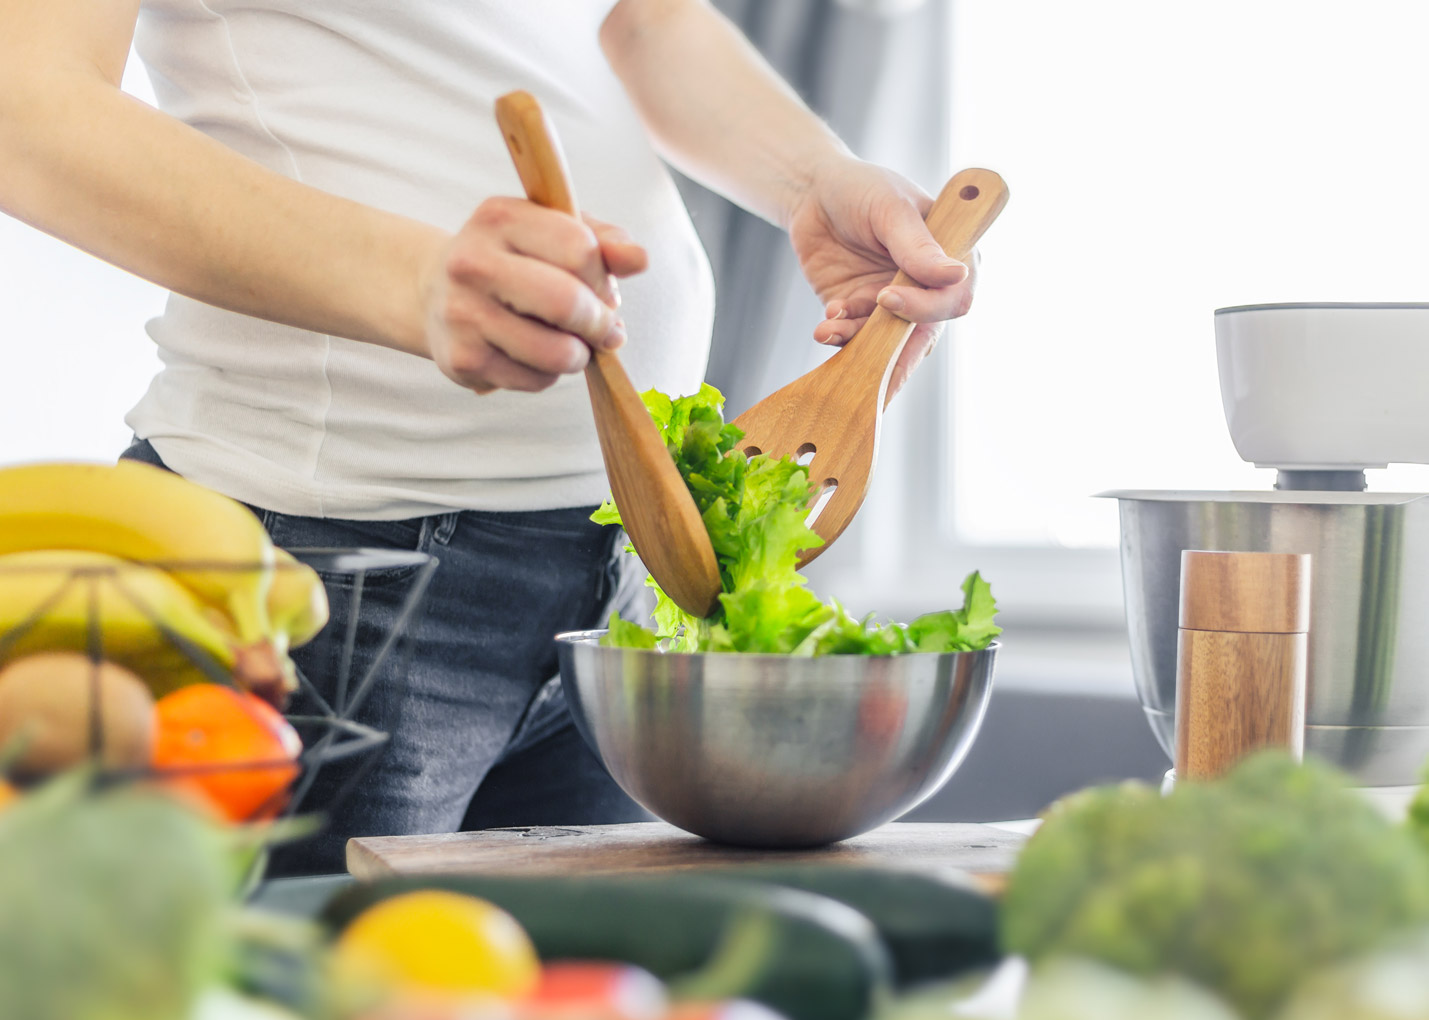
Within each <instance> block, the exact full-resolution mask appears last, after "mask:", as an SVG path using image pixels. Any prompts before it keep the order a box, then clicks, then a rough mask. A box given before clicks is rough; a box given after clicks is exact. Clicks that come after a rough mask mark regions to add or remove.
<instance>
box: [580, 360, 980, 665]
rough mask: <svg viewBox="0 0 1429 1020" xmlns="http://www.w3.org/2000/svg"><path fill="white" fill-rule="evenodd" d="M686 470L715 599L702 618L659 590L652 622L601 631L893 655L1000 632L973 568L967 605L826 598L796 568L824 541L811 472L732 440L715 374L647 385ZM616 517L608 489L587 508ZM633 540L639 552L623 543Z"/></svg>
mask: <svg viewBox="0 0 1429 1020" xmlns="http://www.w3.org/2000/svg"><path fill="white" fill-rule="evenodd" d="M642 399H643V400H644V401H645V406H646V407H647V408H649V410H650V415H651V417H652V418H654V420H655V424H656V425H657V426H658V427H659V429H660V433H661V435H662V437H663V438H664V440H665V446H666V448H667V449H669V451H670V455H671V456H672V457H673V458H674V460H675V463H676V464H677V465H678V466H679V469H680V476H681V477H682V478H684V480H685V484H686V485H687V486H688V487H689V489H690V494H691V495H692V496H694V499H695V506H696V507H697V508H698V509H699V511H700V514H701V516H702V517H703V518H704V522H705V528H706V529H707V530H708V531H709V535H710V541H711V543H712V544H713V545H714V552H715V559H716V561H718V563H719V572H720V582H721V586H722V588H723V591H722V593H721V594H720V597H719V602H720V605H719V609H718V610H716V612H715V613H714V615H712V616H709V617H705V618H701V617H697V616H694V615H692V614H690V613H687V612H685V611H684V610H682V609H681V608H680V607H679V606H677V605H676V604H675V602H674V600H672V599H671V598H670V597H669V596H667V595H666V594H665V593H664V592H663V591H661V590H660V587H659V585H657V584H656V583H655V580H654V578H646V581H645V583H646V585H648V586H649V587H651V588H653V589H654V590H655V593H656V607H655V629H654V630H653V631H652V630H649V629H647V628H645V627H642V626H640V625H639V624H637V623H632V622H630V621H628V620H623V619H621V618H620V616H619V614H615V615H613V616H612V617H611V620H610V632H609V634H608V635H607V636H606V638H605V639H604V643H605V644H606V645H609V646H615V647H621V648H657V647H658V648H661V649H663V650H666V651H681V652H771V653H776V654H785V655H804V656H808V655H830V654H832V655H840V654H845V655H893V654H897V653H900V652H953V651H975V650H977V649H980V648H986V647H987V645H988V644H989V643H990V642H991V641H992V639H993V638H994V637H996V636H997V635H998V634H1000V633H1001V632H1002V630H1001V628H1000V627H998V626H996V624H994V623H993V617H994V615H995V614H996V612H997V604H996V602H994V600H993V597H992V589H991V588H990V587H989V586H988V583H987V582H986V581H984V580H983V579H982V577H981V576H980V575H978V574H977V573H976V572H974V573H972V574H969V575H968V577H967V579H966V580H965V581H964V582H963V597H964V602H963V607H962V608H961V609H959V610H948V611H945V612H941V613H930V614H928V615H927V616H920V617H919V618H918V619H916V620H914V621H913V622H912V623H910V624H908V625H906V626H905V625H903V624H898V623H886V624H879V623H875V622H874V620H873V617H872V616H871V615H870V616H867V617H864V618H863V619H861V620H859V619H855V618H854V617H852V616H850V615H849V613H848V611H847V610H846V609H844V607H843V606H841V605H840V604H839V603H838V602H836V601H833V600H829V601H828V602H823V601H821V600H820V599H819V597H818V596H817V595H815V594H814V593H813V592H811V591H809V589H808V587H807V582H806V581H805V578H804V577H803V576H802V575H801V574H800V573H799V572H798V561H799V554H800V553H802V552H803V551H804V550H806V549H812V548H814V547H816V546H819V545H822V544H823V539H821V538H820V537H819V536H818V535H817V534H815V533H814V532H813V531H812V530H811V529H810V528H809V527H808V525H806V524H805V523H804V521H805V518H806V517H807V515H808V512H809V502H810V500H811V498H812V497H813V495H814V492H813V489H812V487H811V486H810V484H809V473H808V471H807V470H805V469H804V468H803V467H801V466H800V465H799V464H797V463H796V462H795V461H793V460H792V459H790V458H788V457H785V458H782V459H779V460H775V459H773V458H770V457H768V456H765V455H764V454H760V455H758V456H755V457H748V456H746V455H745V453H744V452H743V451H742V450H739V449H736V446H737V444H738V443H739V440H740V439H741V438H742V437H743V435H744V434H743V433H742V432H741V431H740V430H739V429H738V428H736V427H735V426H734V425H732V424H729V423H727V422H725V420H724V417H723V415H722V414H721V410H722V408H723V405H724V395H723V394H722V393H720V391H719V390H717V389H715V388H714V387H713V386H710V385H708V384H706V385H704V386H701V387H700V391H699V392H698V393H695V394H692V395H690V396H687V397H676V398H673V399H672V398H671V397H668V396H666V395H665V394H663V393H658V392H656V391H654V390H651V391H649V392H647V393H644V394H642ZM591 520H593V521H595V522H596V523H597V524H620V523H621V519H620V511H619V509H618V508H617V507H616V506H615V504H614V502H612V501H611V500H606V502H605V503H604V504H603V505H602V506H601V507H600V509H599V510H597V511H596V512H595V513H594V514H592V515H591ZM627 550H628V551H631V552H633V551H634V550H633V549H630V548H629V547H628V546H627Z"/></svg>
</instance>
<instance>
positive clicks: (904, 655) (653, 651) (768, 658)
mask: <svg viewBox="0 0 1429 1020" xmlns="http://www.w3.org/2000/svg"><path fill="white" fill-rule="evenodd" d="M608 633H610V631H609V630H608V629H607V628H600V629H598V630H568V631H563V632H562V633H560V634H557V635H556V638H555V639H556V641H557V642H559V643H560V644H565V645H570V646H572V647H576V646H591V647H596V648H602V650H604V651H609V652H620V653H623V654H633V655H651V656H658V657H659V658H661V659H719V660H722V661H736V660H737V661H739V662H749V663H757V662H814V661H817V660H823V661H832V662H840V661H858V660H865V661H871V660H873V659H877V660H879V661H884V660H887V661H893V660H897V659H916V660H920V661H923V660H928V659H953V658H956V657H957V656H959V655H983V654H985V653H990V652H997V651H998V650H999V649H1001V648H1002V642H1001V641H993V642H992V643H991V644H989V645H988V646H987V647H986V648H979V649H977V650H976V651H971V652H898V653H896V654H892V655H851V654H848V653H840V654H833V655H818V656H814V655H798V656H795V655H777V654H775V653H773V652H662V651H660V650H659V649H658V648H603V647H602V646H601V645H599V644H597V642H598V641H599V640H600V639H601V637H602V636H603V635H605V634H608Z"/></svg>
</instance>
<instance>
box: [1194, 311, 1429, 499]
mask: <svg viewBox="0 0 1429 1020" xmlns="http://www.w3.org/2000/svg"><path fill="white" fill-rule="evenodd" d="M1216 364H1217V367H1218V369H1219V371H1220V380H1221V403H1222V404H1223V405H1224V408H1225V413H1226V424H1227V425H1229V426H1230V433H1231V440H1232V442H1234V443H1235V448H1236V452H1237V453H1239V454H1240V455H1241V457H1242V458H1243V459H1244V460H1247V461H1250V462H1251V463H1252V464H1255V465H1257V466H1259V467H1276V468H1281V469H1289V470H1299V471H1326V470H1340V471H1343V470H1357V469H1362V468H1366V467H1384V466H1385V465H1386V464H1392V463H1405V464H1429V401H1425V399H1424V380H1425V379H1426V378H1429V304H1284V305H1243V306H1240V307H1236V308H1220V309H1217V310H1216ZM1361 487H1362V486H1361Z"/></svg>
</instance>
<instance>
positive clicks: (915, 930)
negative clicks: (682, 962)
mask: <svg viewBox="0 0 1429 1020" xmlns="http://www.w3.org/2000/svg"><path fill="white" fill-rule="evenodd" d="M717 873H718V874H720V875H728V876H730V877H736V878H740V879H744V880H753V881H759V882H766V883H772V884H775V885H781V886H784V887H786V888H789V889H800V890H803V891H804V892H811V893H817V894H818V895H820V896H827V897H828V898H829V899H831V900H838V901H839V902H840V903H843V904H845V905H847V906H850V907H852V908H853V909H855V910H857V911H858V912H859V913H860V914H863V915H864V916H865V917H867V918H868V919H869V920H870V921H872V922H873V926H874V927H875V928H876V929H877V930H878V936H879V938H880V939H882V940H883V943H884V945H885V946H887V947H888V953H889V956H890V957H891V958H892V960H893V977H894V982H895V983H896V984H897V985H898V987H900V988H906V987H908V986H911V985H916V984H921V983H923V982H927V981H943V980H947V979H948V978H952V977H956V976H957V975H959V974H961V973H963V972H965V971H968V970H973V969H976V968H979V967H985V966H987V965H989V964H992V963H995V962H997V961H998V960H999V959H1001V957H1002V953H1001V951H1000V950H999V948H998V942H997V903H996V902H995V901H994V900H993V899H992V898H991V897H989V896H988V895H987V894H986V893H984V892H982V891H981V890H979V889H978V888H977V887H976V886H975V885H974V884H973V883H972V881H971V880H970V879H968V878H967V877H965V876H963V875H960V874H958V873H957V872H951V871H950V872H943V873H937V872H932V873H925V872H913V871H897V870H892V869H888V868H858V867H843V866H827V867H819V866H810V865H805V866H778V865H771V866H767V867H766V866H758V867H746V868H740V869H738V870H731V871H727V872H725V871H721V872H717Z"/></svg>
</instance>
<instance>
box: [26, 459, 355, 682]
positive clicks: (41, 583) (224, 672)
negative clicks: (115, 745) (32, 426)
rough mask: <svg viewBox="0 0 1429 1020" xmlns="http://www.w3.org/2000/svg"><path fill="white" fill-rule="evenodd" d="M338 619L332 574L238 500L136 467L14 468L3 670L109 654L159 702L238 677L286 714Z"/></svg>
mask: <svg viewBox="0 0 1429 1020" xmlns="http://www.w3.org/2000/svg"><path fill="white" fill-rule="evenodd" d="M327 616H328V604H327V595H326V592H325V590H324V588H323V585H322V581H321V579H320V578H319V577H318V575H317V574H316V573H315V572H314V571H313V570H312V569H311V568H310V567H308V566H306V565H305V564H302V563H299V562H298V561H297V560H295V559H293V557H292V556H290V555H288V554H287V553H286V552H284V551H283V550H281V549H276V548H275V547H274V546H273V544H272V542H270V541H269V538H268V533H267V532H266V531H265V530H264V529H263V525H262V522H260V521H259V520H258V518H256V517H255V516H254V515H253V514H252V513H251V512H250V511H249V510H248V509H247V508H246V507H244V506H243V505H242V504H241V503H238V502H236V501H234V500H232V499H229V498H228V497H227V496H223V495H220V494H219V493H216V492H214V491H212V490H210V489H206V488H204V487H203V486H201V485H197V484H195V483H193V482H190V481H187V480H185V479H183V478H181V477H179V476H178V475H175V474H171V473H169V472H167V471H164V470H161V469H160V468H156V467H152V466H150V465H148V464H141V463H137V462H134V461H122V462H120V463H119V464H116V465H107V464H74V463H53V464H28V465H23V466H19V467H11V468H0V664H3V663H5V662H8V661H11V660H13V659H16V658H19V657H21V656H24V655H28V654H32V653H34V652H38V651H54V650H74V651H89V652H94V651H96V650H97V651H98V652H99V654H100V655H101V656H102V657H103V658H104V659H107V660H110V661H113V662H117V663H119V664H120V665H123V666H125V667H126V668H128V669H130V670H132V671H133V672H135V673H137V674H138V675H139V676H141V677H142V678H143V679H144V680H145V681H146V682H147V683H148V684H149V686H150V687H151V688H152V689H153V691H154V693H155V695H163V694H165V693H167V692H169V691H171V690H174V689H176V688H178V687H182V686H186V685H187V684H191V683H199V682H203V681H210V682H211V681H215V680H220V681H222V680H224V679H226V678H229V677H231V678H232V679H233V680H235V681H236V682H237V683H238V684H239V685H240V686H242V687H244V688H246V689H248V690H251V691H253V692H254V693H255V694H259V695H261V696H263V697H264V698H265V699H267V700H269V701H272V702H273V703H275V704H279V705H281V704H282V703H283V702H284V701H285V700H286V697H287V695H288V694H289V693H291V692H292V690H293V689H294V688H295V686H296V674H295V672H294V669H293V665H292V662H291V660H290V659H289V658H288V651H289V649H290V648H294V647H297V646H298V645H301V644H303V643H304V642H306V641H308V640H310V639H311V638H313V637H314V636H315V635H316V634H317V633H318V631H320V630H321V629H322V627H323V625H324V624H325V623H326V622H327ZM96 645H97V646H98V648H97V649H96Z"/></svg>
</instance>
